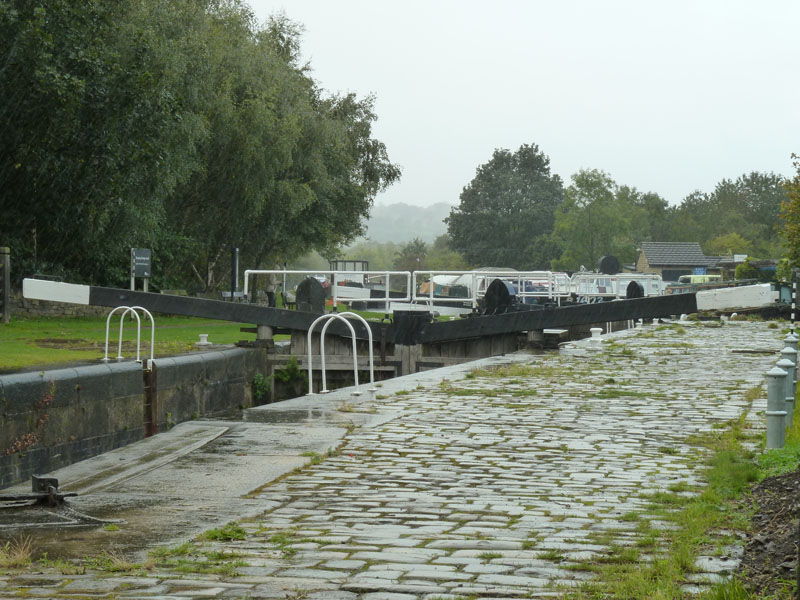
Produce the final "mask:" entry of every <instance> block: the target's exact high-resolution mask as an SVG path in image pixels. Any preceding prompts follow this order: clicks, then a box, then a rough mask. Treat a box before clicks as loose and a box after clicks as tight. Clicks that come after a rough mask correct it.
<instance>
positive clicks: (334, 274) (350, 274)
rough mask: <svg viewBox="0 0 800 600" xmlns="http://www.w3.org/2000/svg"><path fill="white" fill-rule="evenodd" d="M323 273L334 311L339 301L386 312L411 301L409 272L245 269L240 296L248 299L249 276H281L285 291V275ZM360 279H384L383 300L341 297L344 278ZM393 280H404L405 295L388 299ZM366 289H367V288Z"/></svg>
mask: <svg viewBox="0 0 800 600" xmlns="http://www.w3.org/2000/svg"><path fill="white" fill-rule="evenodd" d="M320 273H323V274H325V275H330V276H331V278H332V279H331V299H332V301H333V307H334V310H335V309H336V306H337V304H338V303H339V301H340V300H355V301H358V302H365V303H370V304H380V303H383V304H384V305H385V309H386V312H388V311H389V304H390V303H391V302H408V301H409V300H411V272H410V271H325V270H316V271H307V270H288V269H247V270H246V271H245V272H244V288H243V290H242V294H243V295H244V297H245V298H247V297H248V290H249V289H250V276H251V275H282V276H283V288H284V290H285V289H286V275H303V276H305V277H313V276H314V275H318V274H320ZM357 277H361V278H362V283H364V282H363V280H364V278H366V279H369V278H370V277H385V278H386V279H385V281H384V290H385V295H384V297H383V298H347V297H343V296H342V291H343V290H342V289H341V288H342V287H343V286H340V285H339V283H340V282H343V281H346V278H357ZM392 278H394V279H395V280H396V279H397V278H402V279H405V288H406V293H405V294H404V295H403V296H395V297H390V289H391V286H390V281H391V280H392ZM367 289H368V288H367Z"/></svg>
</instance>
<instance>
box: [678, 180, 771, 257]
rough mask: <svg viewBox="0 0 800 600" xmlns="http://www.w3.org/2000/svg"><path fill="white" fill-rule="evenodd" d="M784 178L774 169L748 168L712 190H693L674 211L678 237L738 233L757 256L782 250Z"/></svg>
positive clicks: (703, 237) (706, 240)
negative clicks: (747, 170)
mask: <svg viewBox="0 0 800 600" xmlns="http://www.w3.org/2000/svg"><path fill="white" fill-rule="evenodd" d="M782 182H783V178H782V177H780V176H779V175H776V174H774V173H758V172H751V173H749V174H746V175H742V176H741V177H739V178H738V179H736V180H731V179H723V180H722V181H720V182H719V183H718V184H717V185H716V187H715V188H714V191H713V192H711V193H709V194H706V193H701V192H694V193H692V194H690V195H689V196H687V197H686V198H685V199H684V200H683V202H682V203H681V205H680V206H679V207H678V208H677V209H676V211H675V212H674V214H673V216H674V225H673V232H674V237H675V238H676V239H677V241H692V242H700V244H701V245H702V246H703V248H705V249H706V251H707V252H708V251H709V250H708V249H707V246H708V244H709V243H711V242H712V240H714V239H716V238H719V237H721V236H727V235H733V234H737V235H739V236H741V237H742V238H743V239H744V240H746V241H747V242H748V243H749V244H750V251H752V252H753V253H755V254H757V255H759V256H764V257H768V256H773V257H777V256H779V255H780V254H782V249H781V240H780V235H779V231H780V228H781V217H780V212H781V204H782V202H784V201H785V199H786V191H785V190H784V188H783V187H782Z"/></svg>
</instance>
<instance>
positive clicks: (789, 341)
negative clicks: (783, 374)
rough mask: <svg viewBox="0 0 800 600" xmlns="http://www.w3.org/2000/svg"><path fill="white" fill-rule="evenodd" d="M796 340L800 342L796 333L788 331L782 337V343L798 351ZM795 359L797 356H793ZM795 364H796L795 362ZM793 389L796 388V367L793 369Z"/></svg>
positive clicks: (799, 350) (799, 349)
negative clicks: (788, 332)
mask: <svg viewBox="0 0 800 600" xmlns="http://www.w3.org/2000/svg"><path fill="white" fill-rule="evenodd" d="M798 342H800V337H797V334H796V333H790V334H788V335H787V336H786V337H785V338H783V345H784V346H788V347H789V348H792V349H794V351H795V352H800V348H798ZM796 360H797V358H796V357H795V361H796ZM795 365H797V362H795ZM794 389H795V390H797V368H795V370H794Z"/></svg>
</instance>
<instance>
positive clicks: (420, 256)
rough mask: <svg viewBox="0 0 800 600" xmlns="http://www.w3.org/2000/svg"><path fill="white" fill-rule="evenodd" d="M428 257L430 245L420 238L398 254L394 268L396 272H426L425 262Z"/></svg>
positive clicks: (401, 249)
mask: <svg viewBox="0 0 800 600" xmlns="http://www.w3.org/2000/svg"><path fill="white" fill-rule="evenodd" d="M427 255H428V244H426V243H425V242H423V241H422V240H421V239H419V238H414V239H413V240H411V241H410V242H408V243H407V244H404V245H403V246H402V247H401V248H400V250H399V251H398V252H397V254H396V255H395V257H394V263H393V264H392V268H393V269H394V270H395V271H425V270H427V263H426V260H425V258H426V256H427Z"/></svg>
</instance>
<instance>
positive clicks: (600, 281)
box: [569, 271, 664, 298]
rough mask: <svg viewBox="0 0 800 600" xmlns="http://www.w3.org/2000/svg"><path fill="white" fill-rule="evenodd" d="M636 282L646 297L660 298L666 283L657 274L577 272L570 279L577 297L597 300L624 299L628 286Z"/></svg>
mask: <svg viewBox="0 0 800 600" xmlns="http://www.w3.org/2000/svg"><path fill="white" fill-rule="evenodd" d="M632 281H635V282H636V283H638V284H640V285H641V286H642V289H643V291H644V295H645V296H660V295H662V294H663V293H664V282H663V280H662V279H661V276H660V275H658V274H656V273H618V274H614V275H605V274H603V273H588V272H580V271H579V272H577V273H573V274H572V277H570V281H569V284H570V291H571V292H572V293H573V294H575V295H576V296H579V297H580V296H586V297H596V298H624V297H625V296H626V295H627V291H628V285H629V284H630V283H631V282H632Z"/></svg>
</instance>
